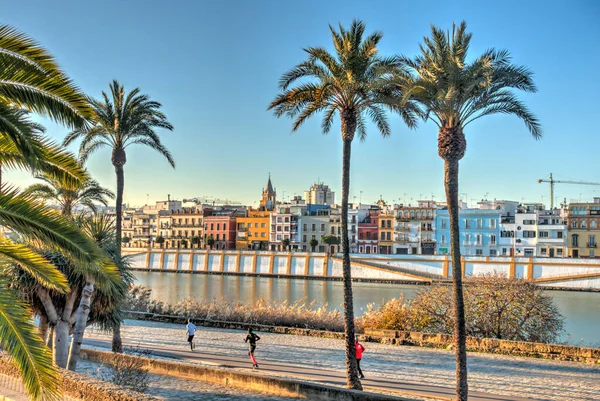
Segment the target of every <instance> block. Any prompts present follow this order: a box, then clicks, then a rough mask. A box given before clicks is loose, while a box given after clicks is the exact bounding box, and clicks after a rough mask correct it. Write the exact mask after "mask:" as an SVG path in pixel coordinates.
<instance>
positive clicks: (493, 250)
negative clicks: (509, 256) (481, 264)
mask: <svg viewBox="0 0 600 401" xmlns="http://www.w3.org/2000/svg"><path fill="white" fill-rule="evenodd" d="M497 255H498V251H496V250H495V249H490V256H497Z"/></svg>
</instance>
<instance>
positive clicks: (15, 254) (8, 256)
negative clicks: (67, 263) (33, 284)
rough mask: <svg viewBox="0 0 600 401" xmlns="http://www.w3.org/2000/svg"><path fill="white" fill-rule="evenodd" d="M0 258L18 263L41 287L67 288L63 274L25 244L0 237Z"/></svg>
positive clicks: (61, 290)
mask: <svg viewBox="0 0 600 401" xmlns="http://www.w3.org/2000/svg"><path fill="white" fill-rule="evenodd" d="M0 259H4V260H10V261H12V262H14V263H18V264H19V265H20V266H21V267H22V268H23V270H25V271H26V272H27V273H29V274H30V275H31V276H33V277H34V278H35V279H36V280H37V282H39V283H40V284H41V285H42V286H43V287H46V288H49V289H52V290H55V291H59V292H65V291H67V290H68V289H69V285H68V283H67V279H66V278H65V276H64V275H63V274H62V273H61V272H59V271H58V270H57V269H56V267H54V266H53V265H52V264H50V263H48V261H47V260H46V259H44V258H43V257H42V256H40V254H39V253H37V252H34V251H33V250H32V249H31V248H29V247H28V246H26V245H23V244H16V243H14V242H12V241H10V240H8V239H6V238H4V237H0Z"/></svg>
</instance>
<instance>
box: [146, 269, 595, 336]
mask: <svg viewBox="0 0 600 401" xmlns="http://www.w3.org/2000/svg"><path fill="white" fill-rule="evenodd" d="M135 275H136V278H137V282H138V284H140V285H143V286H145V287H150V288H152V297H153V298H154V299H156V300H159V301H164V302H168V303H176V302H177V301H180V300H183V299H187V298H193V299H199V300H200V299H203V300H211V299H222V298H223V299H226V300H231V301H239V302H243V303H250V302H255V301H257V300H259V299H264V300H266V301H268V302H273V301H284V300H287V301H288V302H290V303H293V302H296V301H298V300H302V299H306V300H307V302H309V303H310V302H313V301H314V302H315V303H316V305H318V306H323V305H325V304H327V305H328V308H329V309H330V310H333V309H341V308H342V304H343V301H344V299H343V285H342V282H341V281H321V280H300V279H284V278H279V279H273V278H267V277H245V276H220V275H204V274H177V273H164V272H136V273H135ZM419 288H420V287H418V286H413V285H401V284H380V283H354V284H353V295H354V309H355V313H356V314H357V315H362V314H363V313H364V311H365V310H366V308H367V305H368V304H370V303H375V304H381V303H382V302H385V301H388V300H390V299H392V298H398V297H400V296H401V295H402V294H404V297H405V299H407V300H410V299H412V298H414V296H415V295H416V293H417V291H418V290H419ZM550 293H551V294H552V296H553V298H554V300H555V302H556V305H557V306H558V308H559V309H560V311H561V313H562V314H563V315H564V316H565V318H566V322H565V326H566V331H567V335H565V336H564V338H563V340H564V341H567V342H569V343H570V344H581V345H592V346H600V293H597V292H596V293H590V292H567V291H550ZM581 339H583V341H581Z"/></svg>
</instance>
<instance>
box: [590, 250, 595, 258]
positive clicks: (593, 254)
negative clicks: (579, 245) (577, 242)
mask: <svg viewBox="0 0 600 401" xmlns="http://www.w3.org/2000/svg"><path fill="white" fill-rule="evenodd" d="M595 257H596V254H595V252H594V251H593V250H590V258H595Z"/></svg>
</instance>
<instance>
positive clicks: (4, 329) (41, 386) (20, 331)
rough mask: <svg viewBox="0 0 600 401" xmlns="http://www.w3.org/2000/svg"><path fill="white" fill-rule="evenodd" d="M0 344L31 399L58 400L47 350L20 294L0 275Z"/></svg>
mask: <svg viewBox="0 0 600 401" xmlns="http://www.w3.org/2000/svg"><path fill="white" fill-rule="evenodd" d="M0 346H1V347H2V348H3V349H5V350H6V351H7V352H8V355H9V356H10V358H12V359H13V360H14V361H15V365H16V367H17V368H18V369H19V371H20V372H21V376H22V378H23V382H24V384H25V388H26V389H27V392H28V393H29V395H30V397H31V398H32V399H33V400H57V399H58V395H59V392H60V389H59V383H60V380H59V373H58V371H57V369H56V367H55V366H54V365H53V364H52V355H51V354H50V350H49V349H48V348H47V347H46V345H45V344H44V343H43V342H42V340H41V338H40V336H39V333H38V330H37V328H36V327H35V326H34V324H33V323H32V322H31V312H30V311H29V309H28V307H27V305H25V304H24V303H23V302H22V301H21V300H20V299H19V295H18V294H17V293H16V292H15V291H14V290H12V289H11V288H9V286H8V282H7V280H6V278H4V277H2V276H0Z"/></svg>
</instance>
